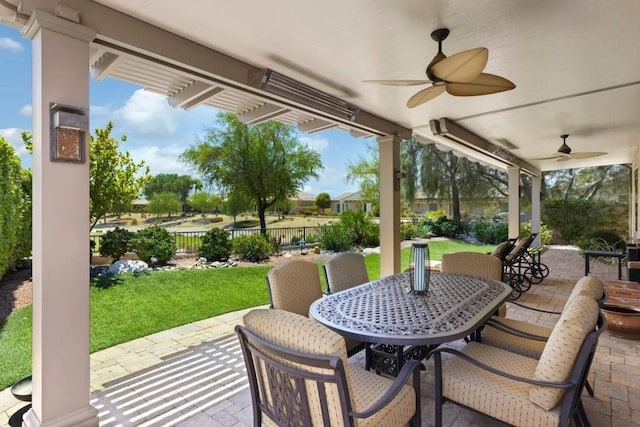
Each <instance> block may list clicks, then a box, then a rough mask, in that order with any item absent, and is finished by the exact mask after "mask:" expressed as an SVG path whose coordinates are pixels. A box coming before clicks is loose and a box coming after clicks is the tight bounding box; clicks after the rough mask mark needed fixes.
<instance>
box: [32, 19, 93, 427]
mask: <svg viewBox="0 0 640 427" xmlns="http://www.w3.org/2000/svg"><path fill="white" fill-rule="evenodd" d="M23 34H24V35H25V36H26V37H28V38H30V39H31V40H32V46H33V54H32V55H33V58H32V62H33V76H32V79H33V81H32V85H33V397H32V399H33V401H32V404H33V406H32V408H31V410H30V411H29V412H27V414H25V416H24V424H23V425H25V426H27V427H31V426H55V427H57V426H71V425H73V426H81V427H84V426H97V425H98V412H97V411H96V409H95V408H93V407H92V406H91V405H90V404H89V396H90V395H89V391H90V389H89V386H90V383H89V232H88V231H89V160H88V156H89V153H88V139H89V133H88V132H87V133H86V138H85V145H84V152H85V161H84V162H83V163H69V162H52V161H51V160H50V142H51V141H50V139H51V138H50V133H49V132H50V125H51V123H50V119H49V111H50V103H58V104H65V105H70V106H74V107H77V108H80V109H87V111H88V108H89V67H88V64H89V54H90V50H89V42H90V41H91V40H93V38H94V37H95V31H93V30H92V29H90V28H88V27H85V26H82V25H79V24H76V23H73V22H71V21H68V20H65V19H61V18H58V17H55V16H53V15H50V14H47V13H44V12H42V11H40V10H36V11H34V12H33V14H32V15H31V19H30V20H29V22H28V23H27V25H26V26H25V28H24V30H23ZM88 129H90V128H89V127H88ZM88 129H87V130H88Z"/></svg>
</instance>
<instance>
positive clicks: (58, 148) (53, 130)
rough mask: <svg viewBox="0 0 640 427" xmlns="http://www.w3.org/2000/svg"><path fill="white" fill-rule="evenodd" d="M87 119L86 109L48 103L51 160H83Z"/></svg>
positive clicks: (81, 161)
mask: <svg viewBox="0 0 640 427" xmlns="http://www.w3.org/2000/svg"><path fill="white" fill-rule="evenodd" d="M88 121H89V119H88V111H87V110H86V109H83V108H78V107H72V106H69V105H62V104H57V103H51V104H50V106H49V127H50V131H49V137H50V149H51V156H50V158H51V161H52V162H75V163H83V162H84V153H85V144H86V134H87V128H88Z"/></svg>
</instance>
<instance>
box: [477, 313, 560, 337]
mask: <svg viewBox="0 0 640 427" xmlns="http://www.w3.org/2000/svg"><path fill="white" fill-rule="evenodd" d="M487 324H488V325H489V326H491V327H492V328H496V329H497V330H499V331H502V332H505V333H507V334H511V335H515V336H518V337H520V338H526V339H529V340H533V341H543V342H547V341H548V340H549V337H543V336H540V335H535V334H530V333H528V332H524V331H521V330H520V329H516V328H514V327H512V326H509V325H505V324H503V323H501V322H500V320H499V319H493V318H492V319H489V321H488V322H487Z"/></svg>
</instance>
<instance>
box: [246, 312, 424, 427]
mask: <svg viewBox="0 0 640 427" xmlns="http://www.w3.org/2000/svg"><path fill="white" fill-rule="evenodd" d="M236 333H237V334H238V338H239V340H240V344H241V347H242V353H243V355H244V360H245V364H246V368H247V374H248V377H249V385H250V389H251V398H252V402H253V423H254V425H255V426H261V425H279V426H280V425H300V426H312V425H314V426H353V425H356V424H357V425H358V426H368V425H371V426H405V425H407V423H411V425H412V426H420V409H421V408H420V369H419V363H418V362H415V361H410V362H407V363H406V364H405V365H404V367H403V370H402V372H401V375H398V377H397V378H396V379H395V380H390V379H388V378H385V377H383V376H380V375H376V374H374V373H372V372H369V371H366V370H364V369H362V368H359V367H358V366H351V365H349V362H348V360H347V351H346V348H345V345H344V340H343V339H342V337H341V336H340V335H338V334H337V333H335V332H333V331H332V330H330V329H329V328H327V327H326V326H324V325H322V324H320V323H318V322H316V321H314V320H312V319H309V318H307V317H303V316H299V315H297V314H295V313H290V312H286V311H282V310H261V309H257V310H252V311H251V312H249V313H248V314H247V315H246V316H245V317H244V326H240V325H238V326H236ZM409 378H412V382H411V384H412V385H407V384H405V383H406V382H407V380H409Z"/></svg>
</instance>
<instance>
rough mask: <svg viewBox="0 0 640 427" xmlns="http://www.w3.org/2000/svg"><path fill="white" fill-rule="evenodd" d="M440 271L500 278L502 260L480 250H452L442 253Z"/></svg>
mask: <svg viewBox="0 0 640 427" xmlns="http://www.w3.org/2000/svg"><path fill="white" fill-rule="evenodd" d="M440 271H442V272H443V273H457V274H468V275H471V276H479V277H483V278H485V279H492V280H502V261H500V259H499V258H498V257H495V256H493V255H489V254H483V253H480V252H454V253H450V254H444V255H442V264H440Z"/></svg>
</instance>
